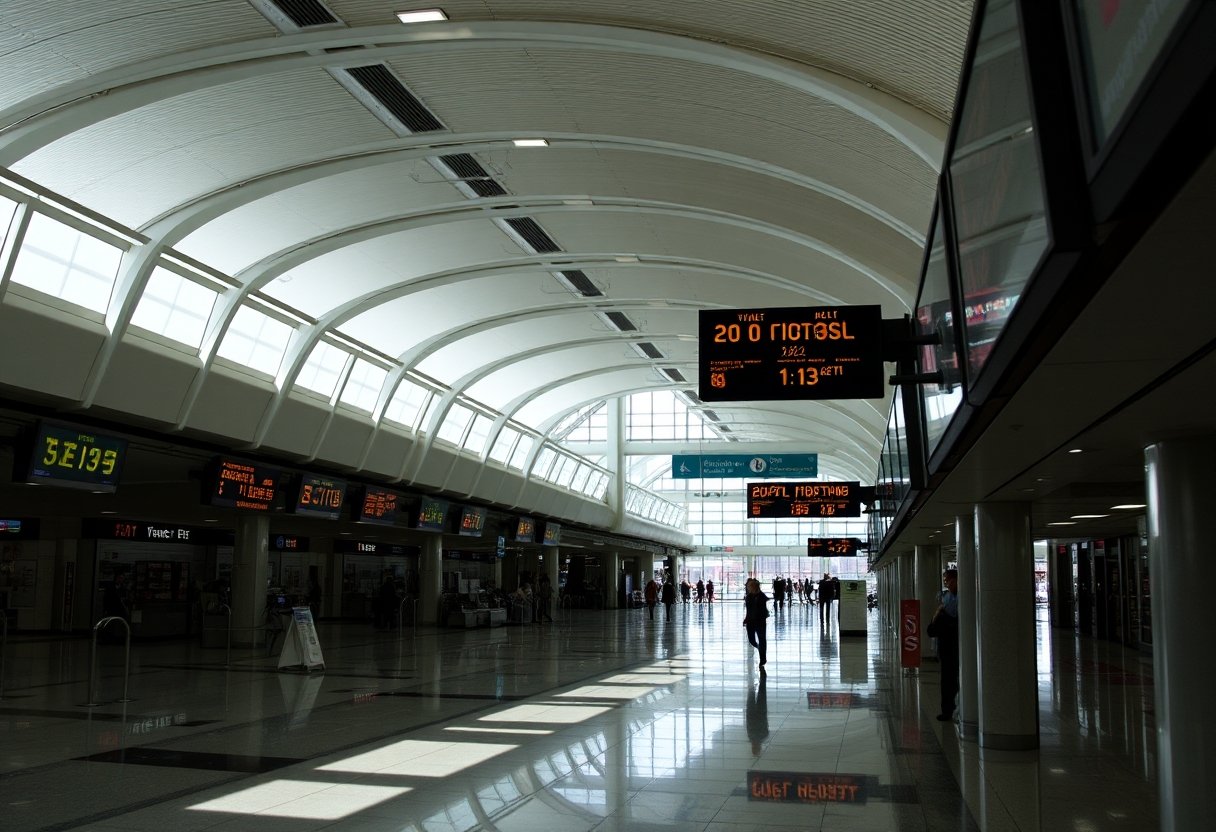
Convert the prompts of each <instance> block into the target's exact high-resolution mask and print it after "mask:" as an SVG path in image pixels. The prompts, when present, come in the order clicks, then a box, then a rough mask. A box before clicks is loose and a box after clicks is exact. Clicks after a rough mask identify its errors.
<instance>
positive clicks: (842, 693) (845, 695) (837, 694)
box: [806, 690, 859, 708]
mask: <svg viewBox="0 0 1216 832" xmlns="http://www.w3.org/2000/svg"><path fill="white" fill-rule="evenodd" d="M858 704H859V703H858V696H857V694H855V693H853V692H851V691H847V690H808V691H807V692H806V705H807V707H808V708H853V707H856V706H857V705H858Z"/></svg>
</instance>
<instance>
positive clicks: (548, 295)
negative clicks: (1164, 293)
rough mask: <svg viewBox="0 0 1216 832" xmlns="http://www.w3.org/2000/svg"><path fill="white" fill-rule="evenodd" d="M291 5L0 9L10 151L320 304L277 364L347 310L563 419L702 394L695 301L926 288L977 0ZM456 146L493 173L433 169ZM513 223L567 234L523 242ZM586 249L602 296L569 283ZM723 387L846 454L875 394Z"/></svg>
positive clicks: (844, 464) (353, 327)
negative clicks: (299, 20)
mask: <svg viewBox="0 0 1216 832" xmlns="http://www.w3.org/2000/svg"><path fill="white" fill-rule="evenodd" d="M272 6H273V3H272V0H255V2H245V1H244V0H213V2H208V3H201V4H182V3H180V2H173V1H172V0H110V2H107V3H85V4H81V3H67V2H51V3H42V4H24V5H23V6H22V10H21V13H20V14H19V15H11V16H6V20H5V24H6V27H5V28H3V29H0V72H2V73H4V76H5V78H6V84H5V85H4V87H3V88H2V89H0V164H2V165H4V166H7V167H9V168H11V169H12V170H13V171H15V172H16V173H18V174H21V175H22V176H25V177H28V178H29V179H31V180H33V181H35V182H37V183H38V184H40V185H42V186H45V187H46V188H49V189H51V190H52V191H55V192H57V193H60V194H62V195H64V196H66V197H68V198H70V199H72V200H75V201H77V202H79V203H81V204H82V205H84V206H86V207H88V208H90V209H93V210H95V211H97V212H100V213H102V214H104V215H106V216H109V217H112V218H113V219H115V220H117V221H118V222H120V223H122V224H125V225H127V226H129V227H131V228H136V229H139V230H140V231H141V232H143V233H145V234H147V235H148V236H149V237H150V238H151V241H152V246H153V247H154V248H157V249H159V248H160V247H175V248H176V249H177V250H178V251H180V252H182V253H184V254H186V255H189V256H190V257H193V258H195V259H196V260H198V261H201V262H202V263H204V264H206V265H207V266H210V267H212V268H214V269H216V270H217V271H219V272H222V273H224V274H227V275H230V276H232V277H233V278H234V279H235V281H236V282H237V284H238V285H239V286H240V287H241V288H240V293H239V294H240V295H242V296H243V295H246V294H250V293H254V292H257V293H261V294H262V295H264V296H266V297H269V298H272V299H274V300H277V301H279V302H282V303H283V304H285V305H287V306H289V307H291V308H292V309H295V310H298V311H299V312H301V313H302V314H304V315H305V316H307V317H309V318H311V319H313V320H315V321H316V322H317V323H316V325H315V326H312V327H308V326H306V327H305V328H304V331H303V334H302V337H301V338H300V339H299V343H298V344H297V346H296V351H295V352H294V353H293V358H292V360H291V361H290V362H289V364H288V366H287V367H286V368H285V369H284V371H282V372H281V373H280V381H284V380H285V381H286V382H287V383H290V381H291V380H292V379H293V378H294V374H295V372H297V371H298V370H299V367H300V366H301V364H302V362H303V360H304V358H305V357H306V355H307V348H308V345H310V344H312V343H315V342H316V341H317V340H318V339H320V337H321V336H322V335H323V334H324V333H325V332H327V331H337V332H341V333H343V334H345V335H347V336H349V337H351V338H354V339H356V340H357V341H359V342H360V343H362V344H365V345H367V346H369V347H371V348H373V349H375V350H377V351H379V352H381V353H383V354H384V355H386V356H389V357H392V358H395V359H397V360H399V361H401V362H402V363H403V364H404V365H405V367H406V368H413V369H417V370H419V371H420V372H422V373H425V374H426V375H428V376H430V377H432V378H434V379H436V380H438V381H440V382H443V383H445V384H449V385H451V386H453V387H454V388H455V390H456V391H457V392H461V393H464V394H466V395H468V396H470V397H472V398H474V399H476V400H478V401H481V402H483V403H485V404H487V405H489V406H491V407H494V408H496V409H499V410H501V411H503V412H505V413H507V414H508V415H511V416H513V417H516V418H519V419H521V420H523V421H525V422H526V423H528V424H531V425H534V426H536V427H538V428H541V429H544V427H545V426H547V425H552V424H555V423H556V422H557V421H558V420H559V419H560V417H561V415H562V414H564V413H567V412H569V411H570V410H571V409H573V408H577V407H579V406H581V405H583V404H586V403H588V402H591V401H595V400H596V399H597V398H603V397H606V396H613V395H621V394H624V393H628V392H630V391H635V390H648V389H660V388H663V387H671V388H675V389H679V390H693V389H695V378H696V322H697V316H696V314H695V313H696V311H697V310H698V309H704V308H736V307H744V308H748V307H765V306H790V305H820V304H834V303H845V304H848V303H874V304H881V305H882V307H883V311H884V316H885V317H896V316H899V315H902V314H904V313H905V312H906V311H907V310H908V308H909V307H910V305H911V302H912V300H913V298H912V295H911V293H912V292H913V291H914V287H915V281H916V279H917V275H918V271H919V267H920V261H921V247H922V245H923V240H924V232H925V230H926V227H927V225H928V222H929V218H930V212H931V210H932V204H933V199H934V188H935V183H936V179H937V167H938V165H939V164H940V157H941V148H942V144H943V141H944V137H945V135H946V129H947V123H948V119H949V117H950V114H951V109H952V105H953V95H954V90H955V85H956V79H957V75H958V71H959V66H960V62H961V58H962V52H963V46H964V41H965V38H966V32H967V28H968V25H969V19H970V13H971V4H970V3H969V2H959V0H923V2H917V3H914V4H912V3H909V4H901V3H890V2H887V0H818V1H817V2H812V3H794V2H772V3H739V2H737V1H735V0H664V2H662V3H639V2H626V1H622V0H454V2H445V3H444V4H443V8H444V9H445V11H446V12H447V13H448V14H449V16H450V17H451V22H449V23H439V24H426V25H420V26H402V25H399V24H397V23H395V17H394V12H396V11H400V10H402V9H403V8H408V7H409V6H410V4H409V3H389V2H386V0H327V2H326V6H327V7H328V8H329V9H330V10H331V11H332V12H333V13H334V15H335V16H336V17H337V18H338V19H339V21H340V23H339V24H338V25H330V26H322V27H307V28H304V29H300V28H298V27H294V26H291V25H288V24H284V23H283V22H282V19H281V18H280V20H279V22H277V23H274V22H272V20H271V19H269V18H268V16H266V15H264V14H262V13H259V11H258V9H259V8H261V9H266V8H271V7H272ZM373 64H382V65H384V66H386V67H388V68H389V69H390V70H391V72H392V73H393V74H394V75H395V76H396V77H397V78H398V79H400V80H401V81H402V82H403V83H404V84H405V85H406V86H407V87H408V88H409V89H410V91H411V92H412V93H413V94H414V95H415V96H416V97H417V98H418V99H419V100H420V101H421V102H422V103H423V104H424V105H425V107H426V108H427V109H429V111H430V112H431V113H432V114H433V115H434V116H435V118H436V119H438V121H439V122H440V124H441V128H440V129H438V130H428V131H425V132H417V133H410V132H409V131H408V130H406V129H403V128H402V126H401V125H400V124H399V123H396V122H394V121H393V120H392V119H391V118H388V119H386V118H385V117H384V113H383V112H377V111H375V108H374V107H369V106H368V102H367V98H366V96H365V95H359V94H356V93H357V90H354V89H353V87H352V84H351V82H350V80H349V78H347V76H346V74H345V73H344V70H345V69H346V68H350V67H360V66H368V65H373ZM517 137H545V138H547V139H549V141H550V143H551V145H550V147H548V148H537V149H520V148H515V147H514V146H513V145H512V143H511V140H512V139H513V138H517ZM452 154H468V155H469V156H471V157H472V158H473V159H475V160H476V161H477V163H479V164H480V165H481V167H482V168H483V169H484V171H485V173H486V175H487V176H488V177H489V178H490V180H492V182H493V183H496V187H497V190H496V191H495V192H494V193H491V194H490V195H489V196H483V197H477V196H476V195H475V194H474V193H473V192H472V191H471V190H469V186H474V187H476V186H477V185H478V183H476V182H468V183H464V182H457V181H453V180H454V177H453V176H452V175H451V174H450V172H446V173H445V172H441V171H442V168H441V167H439V166H436V164H435V162H434V160H435V159H437V158H438V157H442V156H449V155H452ZM519 218H529V219H531V220H533V221H535V222H536V223H537V224H538V225H539V226H540V227H541V228H542V229H543V230H544V232H545V233H547V235H548V236H549V237H550V238H551V239H552V240H553V241H554V243H555V244H556V245H557V246H558V247H560V249H561V250H560V251H558V252H548V253H544V252H542V253H539V254H538V253H536V252H534V251H532V250H530V249H529V248H527V247H525V246H522V245H521V244H520V241H519V239H518V238H516V237H515V236H513V235H512V234H511V233H508V232H507V231H506V230H505V226H504V222H503V221H504V220H506V219H519ZM149 269H150V266H149V265H148V262H146V261H145V262H142V263H135V264H132V265H131V266H130V268H129V270H128V272H127V273H126V274H125V276H124V282H123V287H124V289H126V288H129V290H130V291H131V292H134V293H137V292H139V291H140V290H141V288H142V285H143V282H144V281H146V279H147V273H148V271H149ZM572 269H580V270H583V271H584V272H585V273H586V275H587V277H588V278H589V279H590V280H591V281H592V282H593V283H594V284H595V285H596V286H597V287H598V288H599V290H600V291H601V292H602V296H594V297H585V296H582V295H578V294H575V293H574V292H572V291H571V290H570V289H569V288H568V287H566V286H564V285H563V284H562V283H561V282H559V281H558V280H557V279H556V277H555V276H554V273H555V272H559V271H563V270H572ZM228 303H229V305H228V308H227V310H226V311H225V313H224V316H222V318H221V321H220V323H219V324H218V325H217V326H219V327H220V328H221V329H222V326H223V325H224V321H226V320H228V319H230V317H231V315H232V314H233V312H234V311H235V305H234V303H235V299H233V298H230V299H229V301H228ZM131 306H132V304H131V302H130V299H129V298H128V299H127V300H126V301H125V304H124V308H126V309H127V310H128V314H129V309H130V308H131ZM605 312H622V313H624V314H625V315H627V316H628V317H629V319H630V320H631V321H632V322H633V323H634V324H635V325H636V326H637V330H636V331H627V332H621V331H618V330H616V329H613V328H612V327H610V326H609V325H608V324H607V323H606V322H605V320H604V318H603V317H602V313H605ZM118 317H119V318H121V316H118ZM114 318H115V316H113V315H112V316H111V319H112V320H111V323H113V319H114ZM123 325H124V324H123V322H122V321H121V320H119V323H118V324H117V326H118V327H119V328H121V326H123ZM639 342H647V343H650V344H653V345H654V347H655V348H657V349H658V351H659V352H660V353H661V356H662V357H660V358H657V359H652V358H645V357H643V355H642V354H641V353H639V352H638V351H637V350H636V349H634V347H633V346H632V345H633V344H637V343H639ZM664 368H666V369H678V370H680V371H681V372H683V373H684V375H685V377H686V378H688V379H690V381H689V382H687V383H675V382H672V381H670V380H669V379H668V378H667V377H666V376H664V375H663V374H662V373H661V372H660V370H661V369H664ZM714 410H715V412H716V413H717V415H718V416H719V417H720V418H721V419H722V424H725V425H727V426H729V427H730V428H731V431H732V435H733V436H735V437H736V438H738V439H740V440H747V439H760V440H765V441H768V442H770V443H771V442H780V443H784V444H788V446H789V447H790V449H791V450H794V449H797V450H803V451H818V452H820V453H821V454H822V455H824V456H825V460H824V463H823V467H824V469H825V470H826V471H836V472H841V473H849V474H853V475H856V476H866V475H868V474H870V473H872V471H873V468H874V466H875V464H876V459H877V455H878V452H879V450H880V447H881V441H882V435H883V429H884V425H885V416H886V404H885V403H883V402H868V403H837V404H813V403H797V402H782V403H772V402H768V403H765V402H757V403H728V404H721V405H718V406H715V407H714Z"/></svg>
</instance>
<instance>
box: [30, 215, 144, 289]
mask: <svg viewBox="0 0 1216 832" xmlns="http://www.w3.org/2000/svg"><path fill="white" fill-rule="evenodd" d="M121 261H122V249H120V248H119V247H118V246H115V245H112V244H110V243H107V242H105V241H103V240H99V239H97V238H96V237H94V236H91V235H89V234H86V233H84V232H83V231H79V230H77V229H76V228H73V227H72V226H70V225H67V224H65V223H62V222H60V221H58V220H55V219H52V218H51V217H48V216H47V215H45V214H41V213H38V212H37V211H35V212H34V213H33V215H32V216H31V217H30V223H29V228H28V229H27V230H26V233H25V239H24V240H22V242H21V251H20V252H19V253H18V254H17V263H16V265H15V266H14V268H13V276H12V281H13V282H14V283H20V284H21V285H22V286H29V287H30V288H31V289H37V290H38V291H39V292H44V293H45V294H48V295H53V296H54V297H57V298H60V299H62V300H65V301H67V302H68V303H72V304H75V305H77V306H83V307H84V308H85V309H91V310H93V311H94V312H105V311H106V308H107V307H108V306H109V305H110V293H111V292H112V291H113V289H114V278H115V277H116V276H117V275H118V264H119V263H120V262H121Z"/></svg>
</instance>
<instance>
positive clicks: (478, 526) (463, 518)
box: [456, 506, 488, 537]
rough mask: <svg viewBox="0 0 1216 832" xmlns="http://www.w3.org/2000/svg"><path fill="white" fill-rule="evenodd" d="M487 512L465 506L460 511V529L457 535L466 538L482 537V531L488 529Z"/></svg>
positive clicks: (482, 509)
mask: <svg viewBox="0 0 1216 832" xmlns="http://www.w3.org/2000/svg"><path fill="white" fill-rule="evenodd" d="M487 513H488V512H486V510H485V509H484V508H474V507H473V506H465V507H464V508H462V509H461V510H460V528H459V529H457V530H456V531H457V533H458V534H461V535H463V536H465V537H481V531H482V529H484V528H485V527H486V514H487Z"/></svg>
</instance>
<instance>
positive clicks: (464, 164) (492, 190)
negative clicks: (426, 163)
mask: <svg viewBox="0 0 1216 832" xmlns="http://www.w3.org/2000/svg"><path fill="white" fill-rule="evenodd" d="M439 161H441V162H443V164H444V165H445V166H446V167H447V169H448V170H450V171H451V172H452V173H453V174H454V175H455V176H456V178H458V179H460V180H461V181H462V182H464V183H465V184H466V185H468V186H469V187H470V188H472V189H473V192H474V193H475V194H477V195H478V196H480V197H490V196H505V195H506V193H507V189H506V188H504V187H503V186H502V185H499V184H498V183H497V182H495V181H494V180H493V179H491V178H490V173H489V171H487V170H486V169H485V168H483V167H482V166H481V163H480V162H478V161H477V160H476V159H474V158H473V157H472V156H471V155H469V154H468V153H453V154H451V155H448V156H440V157H439Z"/></svg>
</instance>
